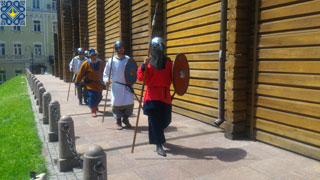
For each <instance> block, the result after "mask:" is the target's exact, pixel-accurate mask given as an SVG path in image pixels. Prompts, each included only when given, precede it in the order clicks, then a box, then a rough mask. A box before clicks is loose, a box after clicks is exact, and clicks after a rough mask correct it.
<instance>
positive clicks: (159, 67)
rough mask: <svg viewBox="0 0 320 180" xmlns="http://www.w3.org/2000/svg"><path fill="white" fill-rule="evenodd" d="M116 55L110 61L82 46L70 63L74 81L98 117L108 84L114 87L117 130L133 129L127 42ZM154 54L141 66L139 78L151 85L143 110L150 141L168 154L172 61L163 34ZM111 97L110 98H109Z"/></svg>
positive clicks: (118, 47)
mask: <svg viewBox="0 0 320 180" xmlns="http://www.w3.org/2000/svg"><path fill="white" fill-rule="evenodd" d="M114 50H115V52H116V55H115V56H112V57H111V58H109V59H108V61H107V63H105V62H104V61H103V60H101V59H99V58H98V52H97V51H96V50H94V49H90V50H88V52H87V53H86V52H85V51H84V50H83V49H82V48H79V49H77V56H75V57H74V58H73V59H72V60H71V62H70V64H69V67H70V71H72V72H73V73H74V76H73V80H74V84H75V86H76V89H77V92H78V99H79V104H80V105H82V104H83V102H84V103H85V104H87V105H88V107H89V108H90V110H91V115H92V117H97V111H98V105H99V103H100V101H101V100H102V91H103V89H104V86H107V87H108V86H110V85H111V83H110V82H111V81H110V79H112V86H111V107H112V114H113V117H114V118H115V120H116V126H117V129H119V130H120V129H122V128H123V126H122V124H124V128H131V127H132V126H131V124H130V122H129V117H130V116H131V115H132V112H133V108H134V99H133V98H134V94H133V93H134V92H133V91H132V87H128V86H129V85H127V83H126V80H125V75H124V71H125V66H126V63H127V62H128V61H129V59H130V57H129V56H128V55H125V54H124V52H125V49H124V44H123V42H122V41H117V42H116V43H115V44H114ZM150 52H151V56H150V57H145V59H144V62H143V63H142V64H141V66H140V67H139V68H138V71H137V78H138V80H139V81H143V82H144V84H145V85H146V86H147V88H146V92H145V95H144V100H143V112H144V114H145V115H147V116H148V125H149V126H148V130H149V143H150V144H155V145H156V151H157V153H158V154H159V155H161V156H166V152H165V151H164V149H163V147H162V146H163V144H164V143H165V142H166V139H165V135H164V129H165V128H166V127H168V126H169V124H170V122H171V112H172V111H171V95H170V85H171V82H172V62H171V60H170V58H168V57H166V56H165V45H164V42H163V40H162V39H161V38H160V37H155V38H153V39H152V41H151V47H150ZM106 98H107V97H106ZM82 100H84V101H82Z"/></svg>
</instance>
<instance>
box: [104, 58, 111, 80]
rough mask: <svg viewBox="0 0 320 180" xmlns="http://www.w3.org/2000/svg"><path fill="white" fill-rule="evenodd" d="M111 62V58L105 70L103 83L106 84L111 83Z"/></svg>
mask: <svg viewBox="0 0 320 180" xmlns="http://www.w3.org/2000/svg"><path fill="white" fill-rule="evenodd" d="M110 62H111V58H110V59H109V60H108V61H107V64H106V66H105V67H104V70H103V82H104V83H106V84H107V83H108V82H109V73H110ZM107 85H108V84H107Z"/></svg>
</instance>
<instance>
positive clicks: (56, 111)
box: [48, 101, 61, 142]
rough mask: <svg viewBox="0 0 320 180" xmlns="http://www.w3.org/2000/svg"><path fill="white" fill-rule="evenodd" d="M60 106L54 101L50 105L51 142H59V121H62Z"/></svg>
mask: <svg viewBox="0 0 320 180" xmlns="http://www.w3.org/2000/svg"><path fill="white" fill-rule="evenodd" d="M60 116H61V115H60V104H59V102H58V101H53V102H51V103H50V104H49V133H48V135H49V142H57V141H58V121H59V119H60Z"/></svg>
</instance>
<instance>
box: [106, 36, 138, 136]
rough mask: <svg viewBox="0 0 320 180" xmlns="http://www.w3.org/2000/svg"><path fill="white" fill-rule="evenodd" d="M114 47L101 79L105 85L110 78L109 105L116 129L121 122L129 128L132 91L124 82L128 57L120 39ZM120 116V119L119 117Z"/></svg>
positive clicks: (132, 104)
mask: <svg viewBox="0 0 320 180" xmlns="http://www.w3.org/2000/svg"><path fill="white" fill-rule="evenodd" d="M114 49H115V51H116V53H117V55H116V56H114V57H113V56H112V57H111V58H110V59H109V60H108V62H107V65H106V67H105V69H104V73H103V81H104V82H105V83H106V86H107V87H109V85H110V78H111V79H112V87H111V105H112V113H113V117H114V118H115V119H116V124H117V129H118V130H121V129H122V123H123V124H124V125H125V128H131V124H130V122H129V119H128V118H129V116H131V114H132V112H133V107H134V103H133V93H134V92H132V88H131V87H130V86H128V85H127V84H126V79H125V76H124V71H125V66H126V63H127V62H128V61H129V59H130V57H129V56H127V55H125V54H124V51H125V49H124V46H123V42H122V41H117V42H116V43H115V44H114ZM107 89H108V88H107ZM121 118H122V119H121Z"/></svg>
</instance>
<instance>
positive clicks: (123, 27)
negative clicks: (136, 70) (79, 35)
mask: <svg viewBox="0 0 320 180" xmlns="http://www.w3.org/2000/svg"><path fill="white" fill-rule="evenodd" d="M129 5H130V4H129V3H128V1H127V0H106V1H105V3H104V29H105V48H104V49H105V58H106V60H107V59H108V58H110V57H111V56H112V51H113V47H114V43H115V42H116V41H119V40H121V41H123V43H124V48H125V54H126V55H129V56H130V49H131V48H130V47H131V46H130V21H129V15H130V10H129V7H130V6H129ZM115 54H116V53H115Z"/></svg>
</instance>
